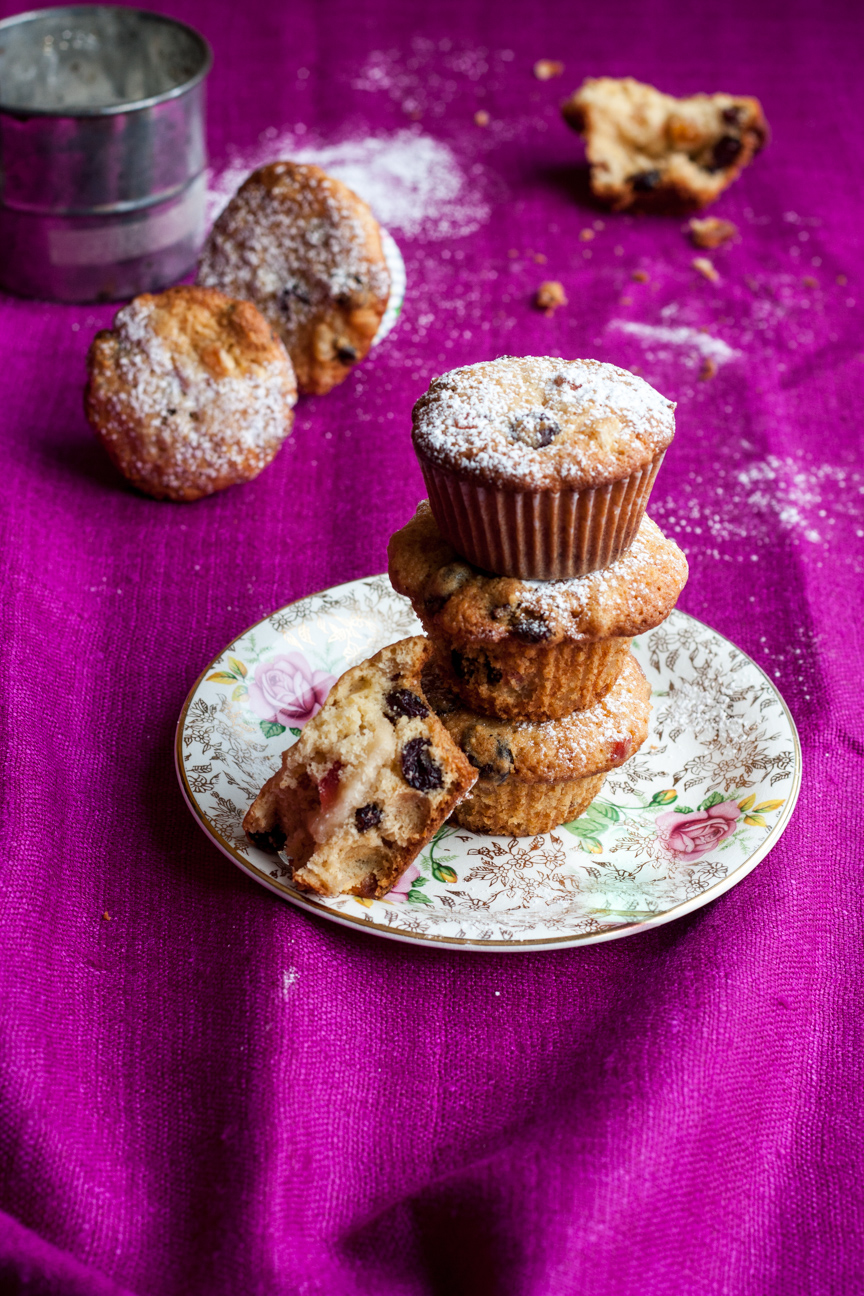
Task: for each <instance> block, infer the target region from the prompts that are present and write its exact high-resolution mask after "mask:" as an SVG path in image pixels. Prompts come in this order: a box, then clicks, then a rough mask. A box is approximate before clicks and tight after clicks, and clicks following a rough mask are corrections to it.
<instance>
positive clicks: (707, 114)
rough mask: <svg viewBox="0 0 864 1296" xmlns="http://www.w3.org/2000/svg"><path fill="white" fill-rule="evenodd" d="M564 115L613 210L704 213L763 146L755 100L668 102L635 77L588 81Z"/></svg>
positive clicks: (718, 97) (723, 97)
mask: <svg viewBox="0 0 864 1296" xmlns="http://www.w3.org/2000/svg"><path fill="white" fill-rule="evenodd" d="M561 111H562V112H563V114H564V118H565V120H566V121H567V122H568V123H569V124H570V125H571V126H572V127H573V129H574V130H577V131H579V132H580V133H581V134H582V135H584V137H585V149H586V153H587V155H588V161H589V162H590V164H591V188H592V190H593V192H594V194H595V195H596V197H597V198H599V199H600V200H601V201H602V202H605V203H608V204H609V205H610V206H611V207H612V209H613V210H614V211H624V210H626V209H628V208H633V209H639V210H643V211H644V210H653V211H667V212H684V211H692V210H693V209H694V208H700V207H705V206H707V204H708V203H711V202H713V201H714V199H715V198H717V197H719V195H720V194H721V193H722V192H723V190H724V189H726V188H727V187H728V186H729V185H730V184H731V183H732V181H733V180H735V179H737V177H738V176H739V175H740V173H741V171H742V170H743V169H744V167H745V166H747V164H748V162H750V161H751V160H752V159H753V158H754V157H755V156H756V154H757V153H758V152H759V151H760V149H762V148H763V147H764V145H765V144H766V143H767V140H768V123H767V122H766V120H765V116H764V114H763V112H762V106H761V104H760V103H759V100H758V99H752V98H748V97H746V96H740V95H730V94H714V95H706V94H697V95H691V96H690V97H689V98H688V99H673V97H672V96H671V95H667V94H663V93H662V92H661V91H660V90H655V89H654V87H653V86H650V85H644V84H643V83H642V82H641V81H634V80H633V78H632V77H625V78H624V79H623V80H616V79H615V78H614V77H597V78H592V77H589V78H588V80H587V81H584V82H583V83H582V85H581V86H580V88H579V89H578V90H577V91H576V92H575V94H573V95H571V97H570V98H569V99H568V100H567V102H566V103H565V104H564V105H563V107H562V110H561Z"/></svg>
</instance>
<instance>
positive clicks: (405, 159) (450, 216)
mask: <svg viewBox="0 0 864 1296" xmlns="http://www.w3.org/2000/svg"><path fill="white" fill-rule="evenodd" d="M279 158H289V159H290V160H291V161H293V162H305V163H312V164H313V165H315V166H320V167H321V168H322V170H324V171H326V172H327V173H328V175H332V176H335V177H336V178H337V179H338V180H341V181H342V182H343V183H344V184H346V185H348V187H349V189H353V190H354V192H355V193H356V194H359V196H360V197H361V198H363V199H364V201H365V202H367V203H368V204H369V206H370V207H371V208H372V211H373V212H374V214H375V217H376V219H377V220H379V221H380V222H381V224H382V225H386V226H387V228H388V229H394V230H400V231H401V232H402V233H403V234H405V235H407V236H408V237H409V238H410V237H417V236H421V235H422V236H423V238H424V239H433V240H439V239H449V238H458V237H464V236H465V235H468V234H472V233H473V232H474V231H475V230H477V229H479V228H480V227H481V226H482V225H484V224H485V223H486V222H487V221H488V219H489V214H490V212H489V205H488V203H486V202H485V200H484V199H483V198H482V197H481V196H479V195H478V194H477V193H476V192H475V190H476V182H472V181H469V178H468V176H467V175H466V174H465V173H464V171H463V170H462V168H461V166H460V165H459V162H458V161H457V159H456V155H455V154H454V153H453V151H452V149H450V148H448V146H447V145H446V144H444V143H442V142H441V141H440V140H435V139H432V138H431V136H429V135H424V134H422V133H421V132H419V131H415V130H401V131H396V132H395V133H393V134H389V135H374V136H367V137H365V138H362V139H353V140H345V141H344V142H342V143H339V144H324V143H314V142H310V141H309V140H307V139H306V138H305V135H298V134H297V133H296V132H294V131H290V130H289V131H283V132H281V133H277V132H276V131H275V130H274V131H273V132H272V134H271V133H270V132H265V133H264V138H263V139H262V141H261V142H260V143H259V144H258V145H257V146H255V147H254V148H252V149H249V150H246V151H245V152H243V153H241V154H237V155H236V156H235V157H234V158H232V160H231V162H230V164H229V165H228V166H227V167H225V168H224V169H223V170H221V171H219V172H214V173H212V174H211V176H210V181H209V196H208V215H209V218H210V220H211V221H212V220H215V219H216V217H217V216H218V215H219V213H220V212H221V210H222V209H223V207H225V205H226V204H227V202H228V200H229V199H230V198H231V196H232V195H233V194H234V193H235V192H236V190H237V189H238V188H239V187H240V185H241V184H242V183H243V181H244V180H245V179H246V177H247V176H248V175H249V173H250V172H251V171H254V170H255V169H256V168H257V167H260V166H263V165H264V164H265V163H267V162H272V161H274V160H276V159H279Z"/></svg>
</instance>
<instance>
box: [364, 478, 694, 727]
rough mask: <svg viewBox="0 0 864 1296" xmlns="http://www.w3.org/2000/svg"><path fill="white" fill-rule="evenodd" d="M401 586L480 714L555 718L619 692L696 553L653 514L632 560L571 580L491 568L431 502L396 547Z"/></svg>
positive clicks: (444, 666) (452, 678)
mask: <svg viewBox="0 0 864 1296" xmlns="http://www.w3.org/2000/svg"><path fill="white" fill-rule="evenodd" d="M388 557H389V574H390V580H391V583H392V585H393V588H394V589H395V590H397V591H398V592H399V593H400V594H405V595H407V597H408V598H409V599H410V600H411V604H412V607H413V608H414V611H415V613H416V614H417V616H418V617H419V618H420V621H421V622H422V623H423V628H424V630H425V631H426V633H427V634H428V635H429V637H430V638H431V639H432V641H433V643H434V644H435V652H436V657H437V660H438V663H439V666H440V669H441V672H442V675H443V677H444V679H445V680H446V681H447V682H448V684H449V685H450V686H451V687H452V688H453V689H454V690H455V691H456V693H458V695H459V696H460V697H461V698H462V701H463V703H464V705H466V706H467V707H469V708H470V709H471V710H473V711H479V712H483V713H484V714H487V715H493V716H500V717H502V718H505V719H525V720H535V721H536V720H547V719H556V718H558V717H560V716H563V715H567V714H568V712H570V711H573V710H575V709H578V708H583V707H587V706H591V705H592V704H593V703H594V702H596V701H597V700H598V699H600V698H601V697H603V696H604V694H606V693H608V692H609V690H610V689H611V688H612V686H613V684H614V683H615V681H616V679H617V678H618V676H619V674H620V672H621V669H622V667H623V665H624V662H625V661H626V659H627V654H628V650H629V648H630V642H631V640H632V639H633V637H634V636H635V635H638V634H642V633H644V632H645V631H646V630H650V629H652V628H653V627H654V626H657V625H659V624H660V622H661V621H663V620H664V619H665V618H666V617H667V616H668V615H669V613H670V612H671V611H672V609H673V607H674V606H675V602H676V600H677V598H678V595H679V594H680V593H681V590H682V589H683V588H684V584H685V582H686V580H687V560H686V558H685V557H684V555H683V554H682V552H681V550H680V549H679V548H678V546H677V545H676V544H675V542H674V541H673V540H668V539H667V538H666V537H665V536H664V535H663V533H662V532H661V531H660V529H659V527H657V526H656V525H655V524H654V523H653V522H652V521H651V519H650V518H649V517H647V516H646V517H644V518H643V519H642V525H641V527H640V529H639V533H638V535H637V537H636V539H635V541H634V543H633V545H632V546H631V548H630V549H629V550H628V551H627V553H626V554H624V555H623V557H621V558H619V559H618V560H617V562H615V563H613V564H612V566H611V567H609V568H607V569H606V570H605V571H601V572H590V573H589V574H588V575H587V576H580V577H576V578H574V579H573V580H567V581H551V582H529V581H520V580H517V579H516V578H515V577H512V576H491V575H489V574H488V573H487V572H485V571H480V570H478V569H477V568H476V567H473V566H471V564H470V563H467V562H465V561H464V560H463V559H461V558H460V557H459V555H458V554H457V553H456V551H455V550H454V548H453V546H452V545H451V544H449V543H448V541H447V540H445V539H444V538H443V536H442V535H441V532H440V531H439V529H438V527H437V525H436V522H435V519H434V517H433V516H432V512H431V510H430V508H429V505H428V504H427V503H426V502H425V501H424V502H423V503H422V504H421V505H420V506H419V508H418V510H417V514H416V516H415V517H414V518H412V520H411V521H410V522H409V523H408V525H407V526H405V527H403V528H402V530H401V531H397V532H396V534H395V535H394V536H393V537H392V539H391V541H390V544H389V546H388Z"/></svg>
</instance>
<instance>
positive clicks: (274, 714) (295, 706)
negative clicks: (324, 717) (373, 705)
mask: <svg viewBox="0 0 864 1296" xmlns="http://www.w3.org/2000/svg"><path fill="white" fill-rule="evenodd" d="M335 683H336V676H335V675H330V674H328V672H327V671H313V670H312V668H311V666H310V665H309V663H308V661H307V660H306V658H305V657H304V656H303V654H302V653H296V652H295V653H281V654H280V655H279V656H278V657H270V658H268V660H267V661H263V662H260V663H259V664H258V665H257V666H256V667H255V679H254V680H253V681H252V682H251V683H250V684H249V705H250V706H251V708H252V710H253V711H254V712H255V714H256V715H257V716H260V717H261V719H262V720H266V721H269V722H270V723H272V724H280V725H284V726H285V727H286V728H288V727H289V726H291V725H294V726H302V725H304V724H305V723H306V721H307V720H311V719H312V717H313V716H314V715H315V714H316V713H317V712H318V711H320V710H321V707H322V706H323V705H324V701H325V699H326V697H327V694H328V693H329V692H330V690H331V688H332V687H333V685H334V684H335Z"/></svg>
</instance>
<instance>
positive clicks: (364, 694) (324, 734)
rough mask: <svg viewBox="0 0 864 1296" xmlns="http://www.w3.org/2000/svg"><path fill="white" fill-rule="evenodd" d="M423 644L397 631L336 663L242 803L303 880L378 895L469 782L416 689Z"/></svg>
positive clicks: (254, 838)
mask: <svg viewBox="0 0 864 1296" xmlns="http://www.w3.org/2000/svg"><path fill="white" fill-rule="evenodd" d="M431 650H432V649H431V644H430V643H429V642H428V640H426V639H424V638H422V637H421V636H417V637H415V638H411V639H402V640H401V641H400V642H399V643H395V644H392V645H391V646H390V647H388V648H384V649H382V650H381V652H379V653H377V654H376V655H375V656H374V657H372V658H370V660H369V661H365V662H362V663H361V664H360V665H359V666H354V667H352V668H351V670H349V671H346V672H345V674H344V675H343V676H342V677H341V679H339V680H338V681H337V682H336V684H334V686H333V688H332V689H331V691H330V694H329V696H328V698H327V701H326V702H325V703H324V706H323V707H322V708H321V710H320V711H319V712H318V714H317V715H316V716H315V717H314V718H313V719H312V720H310V721H309V722H308V724H307V725H306V727H305V728H304V730H303V733H302V734H301V736H300V738H299V739H298V741H297V742H296V743H295V745H294V746H293V747H289V748H288V750H287V751H286V752H285V753H284V755H283V757H282V768H281V769H280V770H279V771H278V772H277V773H276V774H274V775H273V777H272V778H271V779H270V780H269V781H268V782H267V783H266V784H265V785H264V787H263V788H262V789H261V791H260V792H259V794H258V796H257V797H256V799H255V801H254V802H253V804H252V806H251V807H250V809H249V811H248V812H247V814H246V817H245V819H244V820H243V827H244V829H245V830H246V833H247V835H248V837H249V839H250V841H251V842H252V843H253V844H254V845H256V846H259V847H261V848H262V849H264V850H271V851H274V850H275V851H283V852H284V854H285V856H286V857H287V858H288V859H289V860H290V862H291V868H292V878H293V881H294V883H295V885H296V886H298V887H300V888H301V889H302V890H304V891H313V892H316V893H317V894H318V895H323V896H335V895H341V894H344V893H346V892H347V893H350V894H351V895H358V896H368V897H378V898H380V897H381V896H383V895H385V894H386V892H387V891H389V890H390V888H391V887H392V886H393V885H394V884H395V883H396V882H397V881H398V880H399V878H400V877H401V875H402V873H403V872H404V871H405V869H406V868H407V867H408V865H409V864H410V863H411V861H412V860H413V859H414V858H415V856H416V855H417V854H418V853H419V852H420V851H421V850H422V848H423V847H424V846H425V845H426V843H427V842H428V841H429V840H430V839H431V838H432V836H433V835H434V834H435V832H436V831H437V830H438V828H439V827H440V826H441V824H442V823H443V822H444V820H445V819H446V818H447V816H448V815H449V814H450V812H451V811H452V810H453V808H454V806H455V805H456V804H457V803H458V802H459V801H460V800H461V798H462V797H463V796H464V795H465V793H466V792H467V791H468V790H469V788H470V787H471V786H472V785H473V783H474V782H475V780H476V778H477V773H476V771H475V770H474V768H473V767H472V766H471V764H470V763H469V762H468V760H467V759H466V757H465V756H464V755H463V754H462V752H461V751H460V750H459V748H458V747H457V746H456V744H455V743H454V742H453V740H452V739H451V738H450V736H449V734H448V733H447V731H446V730H445V728H444V727H443V725H442V724H441V722H440V720H438V718H437V716H436V715H435V714H434V712H433V711H432V709H431V707H430V706H429V704H428V702H427V701H426V698H425V697H424V695H423V690H422V685H421V673H422V670H423V667H424V665H425V663H426V662H427V660H428V658H429V656H430V653H431Z"/></svg>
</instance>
